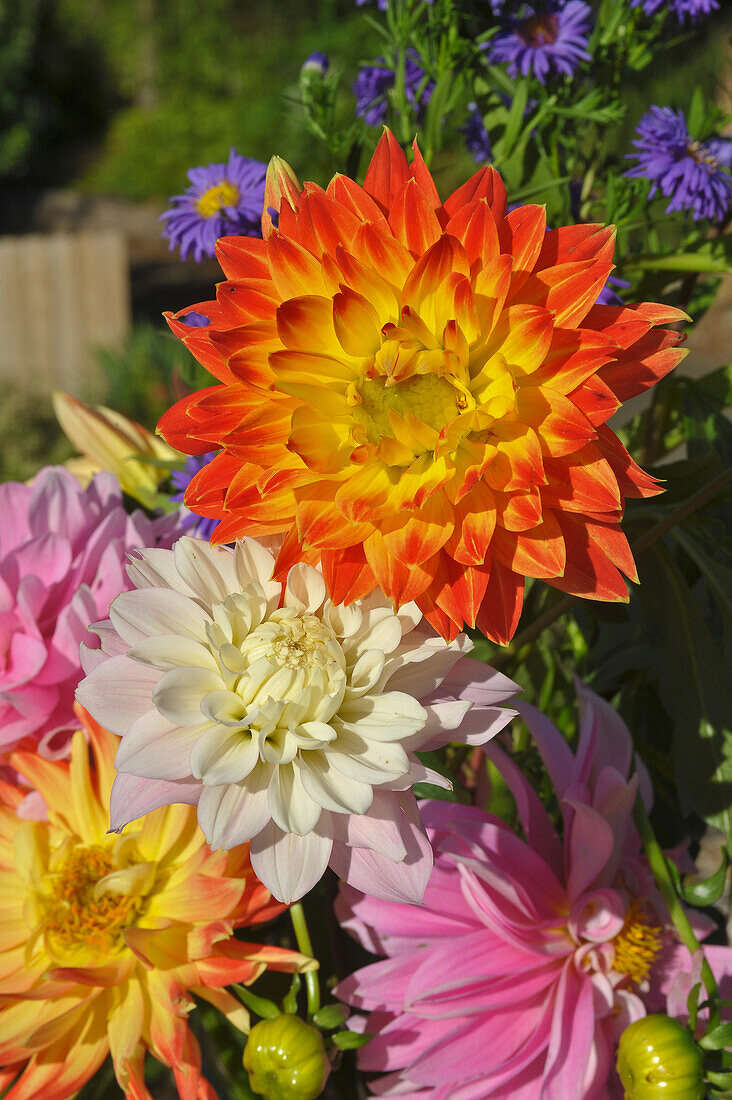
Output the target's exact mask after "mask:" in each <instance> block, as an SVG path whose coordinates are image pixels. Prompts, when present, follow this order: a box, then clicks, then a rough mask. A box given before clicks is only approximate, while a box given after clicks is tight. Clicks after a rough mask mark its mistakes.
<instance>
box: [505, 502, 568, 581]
mask: <svg viewBox="0 0 732 1100" xmlns="http://www.w3.org/2000/svg"><path fill="white" fill-rule="evenodd" d="M493 549H494V552H495V554H496V555H497V557H498V558H499V559H500V560H501V561H502V562H503V564H504V565H506V566H507V567H508V568H509V569H511V570H513V571H514V572H515V573H518V574H520V575H522V576H524V577H541V578H544V579H547V580H553V579H554V578H556V577H562V576H563V575H564V573H565V568H566V563H567V553H566V547H565V540H564V537H563V535H562V530H561V528H560V525H559V524H558V523H557V520H556V519H555V517H554V515H553V513H552V512H550V511H549V510H548V509H547V510H546V511H545V512H544V518H543V521H542V522H541V523H540V524H538V525H537V526H536V527H534V528H533V530H531V531H524V532H515V531H507V530H505V528H502V527H498V528H496V531H495V534H494V536H493Z"/></svg>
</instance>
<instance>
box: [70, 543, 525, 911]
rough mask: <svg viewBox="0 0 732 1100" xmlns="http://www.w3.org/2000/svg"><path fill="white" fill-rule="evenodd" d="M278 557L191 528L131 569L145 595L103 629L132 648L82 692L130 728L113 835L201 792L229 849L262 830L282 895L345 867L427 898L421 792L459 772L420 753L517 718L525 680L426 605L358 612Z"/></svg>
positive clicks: (119, 603)
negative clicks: (441, 769) (431, 616)
mask: <svg viewBox="0 0 732 1100" xmlns="http://www.w3.org/2000/svg"><path fill="white" fill-rule="evenodd" d="M273 567H274V559H273V557H272V555H271V554H269V553H268V551H267V550H265V549H264V548H263V547H262V546H260V545H259V544H258V543H256V542H254V540H252V539H245V540H243V541H242V542H240V543H238V544H237V546H236V549H235V550H234V551H232V550H229V549H228V548H227V547H213V548H211V547H209V546H207V545H206V543H203V542H200V541H199V540H197V539H190V538H187V537H184V538H182V539H180V540H179V541H178V542H177V543H176V545H175V548H174V550H173V551H167V552H160V551H156V552H154V553H153V554H152V555H149V554H147V553H145V552H143V553H142V555H141V557H140V560H139V561H138V562H135V563H134V564H133V565H132V566H130V569H129V573H130V578H131V579H132V581H133V583H134V584H135V585H136V589H135V590H134V591H132V592H129V593H126V594H125V595H123V596H122V597H120V599H118V600H116V601H115V603H114V604H113V606H112V608H111V610H110V616H111V632H110V624H102V625H103V629H102V633H101V636H102V643H103V645H104V646H105V647H106V649H107V652H109V653H113V654H115V655H114V656H111V657H109V658H107V659H102V660H101V663H98V664H96V667H95V668H93V669H92V670H91V671H90V673H89V675H88V676H87V678H86V679H85V680H84V681H83V682H82V684H81V685H80V687H79V690H78V698H79V700H80V701H81V702H82V703H83V705H84V706H86V707H87V709H88V710H89V711H90V712H91V713H92V714H93V715H94V716H95V717H96V718H97V719H98V720H99V721H103V722H104V724H105V725H106V726H107V727H108V728H111V729H112V730H113V731H114V732H118V733H120V734H122V735H123V736H122V743H121V745H120V749H119V752H118V754H117V760H116V766H117V770H118V771H119V772H120V775H119V776H118V778H117V780H116V781H115V786H114V790H113V793H112V807H111V817H112V827H113V828H119V827H120V826H122V825H124V824H125V823H126V822H127V821H128V820H129V818H130V816H132V815H133V811H132V810H131V809H130V803H131V802H132V804H133V805H134V814H137V813H138V812H140V810H141V808H142V807H143V806H146V805H148V803H149V804H150V805H160V801H159V799H161V798H163V799H164V800H165V801H178V800H181V799H182V800H184V801H188V800H189V799H190V801H195V802H197V804H198V820H199V822H200V824H201V828H202V829H203V831H204V834H205V836H206V839H207V840H208V842H209V844H211V846H212V847H214V848H221V847H223V848H232V847H235V846H236V845H237V844H241V843H243V842H244V841H247V840H251V842H252V863H253V866H254V869H255V872H256V874H257V876H258V877H259V878H260V880H261V881H262V882H264V883H265V885H267V886H268V888H269V889H271V891H272V893H273V894H274V895H275V896H276V897H278V898H280V900H282V901H292V900H296V899H297V898H298V897H300V896H302V894H304V893H306V892H307V891H308V890H309V889H310V888H311V887H312V886H313V885H314V884H315V883H316V882H317V881H318V880H319V879H320V877H321V875H322V874H323V872H324V870H325V868H326V866H327V865H328V863H329V862H330V864H331V866H333V867H334V869H335V870H336V871H337V873H338V874H341V875H342V876H343V877H347V878H348V879H349V880H351V881H353V880H354V878H355V879H358V881H359V882H361V883H365V882H367V881H371V880H374V879H376V880H379V881H380V888H381V889H382V890H384V891H385V893H386V895H388V896H395V895H396V896H402V897H421V893H422V891H423V889H424V885H425V883H426V880H427V877H428V876H429V869H430V866H431V852H430V849H429V845H428V844H427V843H426V840H425V839H424V835H423V832H422V830H421V828H420V826H419V818H418V815H417V810H416V803H415V800H414V796H413V795H412V794H411V792H410V787H411V786H412V784H413V783H415V782H419V781H420V779H423V778H425V776H426V775H427V774H429V775H431V776H432V777H433V780H434V779H436V781H437V782H444V781H443V780H441V779H440V778H439V777H435V776H434V773H431V772H429V770H428V769H427V770H426V769H425V768H424V767H423V765H422V764H420V763H419V761H418V759H417V757H416V756H415V751H417V750H421V749H425V748H427V747H431V746H433V745H441V744H445V743H446V742H447V741H449V740H450V739H451V734H450V731H452V730H454V729H456V728H457V727H458V726H459V727H460V738H461V740H468V741H471V740H474V741H475V742H476V743H482V742H484V741H485V740H487V739H488V738H489V737H491V736H492V735H493V734H494V733H496V732H497V731H498V730H499V729H501V728H502V727H503V726H504V725H505V723H506V722H507V721H508V720H509V718H510V716H511V713H512V712H510V711H505V710H499V709H495V708H494V707H493V706H491V705H488V706H486V705H483V704H485V703H486V702H487V703H489V704H492V703H493V702H496V701H500V700H503V699H505V698H507V697H508V696H509V695H510V694H512V692H513V690H514V689H515V685H513V684H512V683H511V681H510V680H507V679H506V678H505V677H502V676H501V675H500V674H499V673H496V672H494V671H493V670H492V669H490V668H488V667H487V666H486V665H482V664H480V663H479V662H477V661H471V660H469V659H467V660H466V659H465V658H463V654H464V653H466V652H467V651H468V650H469V649H470V642H469V641H468V639H467V638H465V637H461V638H459V639H458V640H457V641H455V642H453V643H450V644H449V645H448V644H446V643H445V642H443V641H442V639H440V638H437V637H436V636H435V635H434V633H433V632H432V631H431V630H429V629H425V628H424V626H423V625H422V624H421V623H420V620H421V618H422V616H421V615H420V613H419V611H418V610H417V608H416V607H415V606H414V605H413V604H411V605H408V606H406V607H403V608H402V609H401V611H399V612H397V613H394V612H393V611H392V609H391V608H390V607H389V606H388V602H387V601H386V600H385V599H384V598H383V597H376V596H375V597H373V598H372V599H371V600H369V601H368V602H366V603H364V604H361V605H358V604H357V605H354V606H352V607H348V608H346V607H343V606H340V605H338V604H334V603H332V602H331V600H329V599H328V598H327V596H326V591H325V584H324V582H323V578H322V576H321V575H320V574H319V573H318V572H317V571H316V570H315V569H313V568H312V567H311V566H308V565H296V566H294V567H293V569H292V570H291V571H290V573H289V576H288V579H287V584H286V585H285V586H284V588H283V586H282V585H281V584H278V583H277V582H275V581H272V580H270V577H271V576H272V570H273ZM90 656H91V659H92V663H95V662H97V661H98V660H99V657H100V655H99V654H97V653H92V654H91V655H90ZM461 658H462V660H461ZM112 684H114V690H111V685H112ZM415 696H416V697H417V698H415ZM418 698H420V699H421V700H422V702H421V703H420V702H418V701H417V699H418ZM473 703H475V704H477V705H471V704H473ZM469 712H470V713H469ZM161 781H163V782H162V783H161Z"/></svg>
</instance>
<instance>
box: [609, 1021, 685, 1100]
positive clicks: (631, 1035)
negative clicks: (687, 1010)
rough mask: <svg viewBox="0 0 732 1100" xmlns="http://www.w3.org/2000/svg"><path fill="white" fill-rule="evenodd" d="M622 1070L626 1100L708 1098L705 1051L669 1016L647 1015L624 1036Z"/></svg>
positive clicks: (621, 1055)
mask: <svg viewBox="0 0 732 1100" xmlns="http://www.w3.org/2000/svg"><path fill="white" fill-rule="evenodd" d="M617 1065H618V1073H619V1074H620V1080H621V1081H622V1082H623V1087H624V1089H625V1100H704V1097H705V1096H706V1094H707V1090H706V1086H705V1085H704V1079H703V1078H704V1055H703V1054H702V1052H701V1050H700V1049H699V1047H698V1046H697V1045H696V1043H695V1042H694V1036H693V1035H692V1034H691V1032H690V1031H689V1029H688V1028H687V1027H684V1025H683V1024H682V1023H681V1022H680V1021H679V1020H672V1019H671V1018H670V1017H669V1016H644V1017H643V1019H642V1020H636V1021H635V1023H634V1024H631V1025H630V1027H627V1028H626V1029H625V1031H624V1032H623V1034H622V1035H621V1037H620V1046H619V1048H618V1062H617Z"/></svg>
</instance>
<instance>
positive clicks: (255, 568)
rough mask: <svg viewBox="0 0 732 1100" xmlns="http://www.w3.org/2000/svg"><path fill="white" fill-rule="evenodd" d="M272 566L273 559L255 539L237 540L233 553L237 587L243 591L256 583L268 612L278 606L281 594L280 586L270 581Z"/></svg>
mask: <svg viewBox="0 0 732 1100" xmlns="http://www.w3.org/2000/svg"><path fill="white" fill-rule="evenodd" d="M274 566H275V562H274V558H273V557H272V555H271V554H270V553H269V551H268V550H265V548H264V547H263V546H260V544H259V543H258V542H257V541H256V539H251V538H243V539H239V541H238V542H237V544H236V549H235V551H234V570H235V572H236V576H237V580H238V581H239V587H240V588H241V589H242V591H243V590H244V589H245V588H246V586H247V585H248V584H250V583H251V581H256V582H257V583H258V584H259V585H261V587H262V589H263V591H264V595H265V597H266V599H267V603H268V605H269V610H270V611H274V610H275V608H276V607H277V606H278V605H279V602H280V594H281V592H282V588H281V585H279V584H278V583H277V582H276V581H273V580H272V574H273V572H274Z"/></svg>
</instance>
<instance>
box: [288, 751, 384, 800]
mask: <svg viewBox="0 0 732 1100" xmlns="http://www.w3.org/2000/svg"><path fill="white" fill-rule="evenodd" d="M300 773H301V775H302V784H303V787H304V788H305V790H306V791H307V793H308V794H309V795H310V797H311V798H312V799H313V800H314V801H315V802H317V803H318V805H319V806H322V807H323V809H325V810H332V811H333V813H336V814H365V813H366V811H367V810H368V809H369V807H370V806H371V803H372V801H373V797H374V792H373V789H372V788H371V786H370V785H369V784H367V783H357V782H356V781H355V780H353V779H346V777H345V776H344V775H343V774H342V773H341V772H339V771H338V770H337V769H336V768H334V767H332V766H331V764H330V761H329V759H328V757H327V756H326V755H325V754H324V753H320V752H305V753H303V754H302V755H301V757H300Z"/></svg>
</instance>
